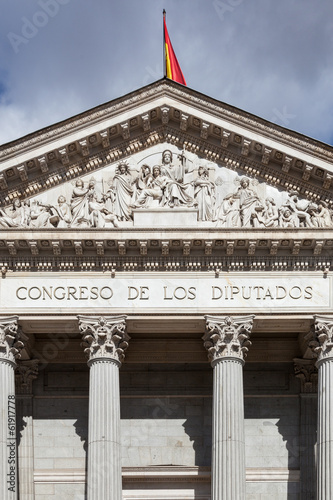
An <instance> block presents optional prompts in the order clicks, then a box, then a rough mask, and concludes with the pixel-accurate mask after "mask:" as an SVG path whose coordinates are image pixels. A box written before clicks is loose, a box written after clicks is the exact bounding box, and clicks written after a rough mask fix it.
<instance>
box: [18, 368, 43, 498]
mask: <svg viewBox="0 0 333 500" xmlns="http://www.w3.org/2000/svg"><path fill="white" fill-rule="evenodd" d="M38 363H39V361H38V359H30V360H27V361H19V362H18V364H17V370H16V374H15V386H16V415H17V424H18V428H17V438H18V480H19V481H18V489H19V498H20V500H21V499H22V500H34V498H35V485H34V440H33V439H34V436H33V414H32V398H33V395H32V382H33V380H35V379H36V378H37V376H38Z"/></svg>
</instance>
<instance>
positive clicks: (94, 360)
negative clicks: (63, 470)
mask: <svg viewBox="0 0 333 500" xmlns="http://www.w3.org/2000/svg"><path fill="white" fill-rule="evenodd" d="M78 319H79V328H80V331H81V334H82V336H83V343H82V345H83V347H85V353H86V355H87V357H88V366H89V367H90V382H89V430H88V478H87V482H88V488H87V491H88V496H87V498H88V500H109V499H111V498H112V500H121V498H122V476H121V440H120V394H119V368H120V366H121V363H122V361H123V359H124V357H125V350H126V349H127V347H128V341H129V338H130V337H129V335H128V334H127V332H126V316H111V317H99V318H97V317H85V316H79V317H78Z"/></svg>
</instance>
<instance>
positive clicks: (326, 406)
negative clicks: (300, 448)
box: [317, 358, 333, 500]
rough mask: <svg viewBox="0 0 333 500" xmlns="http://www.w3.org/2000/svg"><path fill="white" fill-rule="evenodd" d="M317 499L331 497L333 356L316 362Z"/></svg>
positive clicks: (332, 477) (332, 492)
mask: <svg viewBox="0 0 333 500" xmlns="http://www.w3.org/2000/svg"><path fill="white" fill-rule="evenodd" d="M317 432H318V435H317V500H328V499H329V498H333V358H329V359H326V360H325V361H322V362H320V363H318V431H317Z"/></svg>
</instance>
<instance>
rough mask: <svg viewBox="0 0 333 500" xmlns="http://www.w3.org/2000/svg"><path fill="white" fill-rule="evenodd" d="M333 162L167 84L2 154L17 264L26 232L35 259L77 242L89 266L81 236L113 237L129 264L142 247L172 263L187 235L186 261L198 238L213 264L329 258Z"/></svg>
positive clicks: (326, 153) (5, 216)
mask: <svg viewBox="0 0 333 500" xmlns="http://www.w3.org/2000/svg"><path fill="white" fill-rule="evenodd" d="M166 150H169V151H170V152H171V161H170V162H168V161H167V162H166V161H165V160H164V157H163V152H164V151H166ZM332 159H333V148H331V147H330V146H327V145H325V144H322V143H320V142H318V141H315V140H313V139H310V138H308V137H305V136H303V135H301V134H297V133H296V132H292V131H289V130H287V129H284V128H283V127H280V126H278V125H276V124H273V123H270V122H268V121H266V120H263V119H261V118H258V117H256V116H254V115H250V114H248V113H246V112H243V111H241V110H238V109H237V108H234V107H232V106H229V105H227V104H225V103H221V102H218V101H216V100H214V99H211V98H209V97H207V96H204V95H202V94H200V93H197V92H195V91H193V90H191V89H188V88H186V87H183V86H181V85H178V84H176V83H175V82H171V81H169V80H161V81H158V82H155V83H154V84H152V85H148V86H147V87H144V88H142V89H140V90H138V91H136V92H132V93H131V94H128V95H126V96H124V97H121V98H119V99H116V100H114V101H111V102H109V103H106V104H104V105H102V106H99V107H97V108H95V109H92V110H90V111H87V112H85V113H82V114H80V115H77V116H75V117H73V118H71V119H68V120H66V121H64V122H61V123H59V124H55V125H52V126H50V127H48V128H46V129H43V130H41V131H38V132H36V133H34V134H30V135H29V136H27V137H24V138H22V139H19V140H17V141H14V142H12V143H9V144H6V145H4V146H2V147H1V148H0V162H1V163H0V199H1V207H2V208H1V210H2V215H1V219H0V223H1V230H2V232H3V234H4V236H3V238H4V240H5V241H6V243H5V244H6V246H7V247H8V248H9V251H10V252H13V253H14V254H15V253H16V251H17V248H18V247H19V241H21V240H20V238H21V239H22V230H23V231H25V233H24V237H25V238H26V237H27V234H29V238H30V239H29V242H28V246H30V247H31V250H32V252H33V251H36V252H37V253H38V249H39V248H41V247H42V243H41V241H39V239H38V238H42V236H40V235H41V234H42V232H43V231H44V232H45V231H47V234H51V233H50V231H51V232H55V233H57V234H59V231H62V232H64V231H65V232H66V234H67V235H68V234H71V235H72V236H73V238H72V239H71V242H69V243H68V244H69V245H72V246H74V247H75V249H76V250H77V254H78V255H80V254H81V253H82V250H81V247H82V244H79V243H78V242H76V241H75V239H74V236H75V232H77V230H78V229H79V230H80V231H86V230H88V231H95V236H92V235H91V238H93V239H96V240H98V241H99V243H100V246H99V247H97V248H99V249H100V251H101V252H104V248H105V245H106V244H107V243H106V240H105V238H107V236H106V235H107V234H110V235H111V234H113V235H115V234H117V236H114V241H113V244H114V245H115V247H116V248H118V249H119V252H120V253H121V252H123V251H125V250H124V248H125V247H126V248H127V247H130V243H129V242H130V241H133V242H134V243H133V245H136V246H137V248H140V252H141V254H143V255H144V254H145V253H146V251H147V245H148V247H149V248H150V246H149V245H150V243H149V241H150V239H153V238H155V239H154V240H152V241H154V243H153V244H154V245H155V244H156V245H157V246H158V247H159V248H162V252H163V251H164V250H163V248H164V247H163V245H164V243H165V244H166V245H165V248H167V247H168V245H169V244H172V241H175V246H176V244H177V245H178V243H177V241H178V240H177V239H176V238H179V231H182V230H184V231H183V239H180V240H179V241H180V242H181V243H180V248H182V250H183V254H184V255H187V254H189V252H190V250H189V249H190V248H194V246H195V245H194V240H195V237H197V241H198V243H197V245H198V248H199V246H200V245H201V247H202V248H203V249H205V253H206V254H207V255H209V254H210V253H211V251H212V248H213V249H214V248H215V247H216V251H217V250H218V247H219V245H220V246H222V247H223V248H224V249H225V251H226V252H227V255H232V254H233V252H234V249H235V248H237V247H238V245H239V247H241V245H245V246H244V248H246V250H247V252H248V254H249V255H254V253H255V252H257V250H258V248H259V246H260V245H261V244H262V245H263V246H265V245H266V246H267V247H268V248H270V253H271V254H275V253H276V251H277V248H280V247H281V245H286V246H287V248H292V253H293V255H297V254H298V252H299V249H300V248H301V247H303V246H304V248H305V247H306V245H308V248H309V249H311V252H313V253H314V254H315V255H319V254H320V253H321V251H322V248H326V246H327V251H328V252H329V251H330V248H331V246H330V245H331V244H332V238H331V232H330V230H331V229H332V225H333V223H332V206H333V196H332V188H331V182H332V179H333V167H332V164H331V161H332ZM121 165H123V167H122V166H121ZM144 165H146V173H145V171H144ZM155 166H157V167H159V172H158V175H156V176H155V177H154V167H155ZM159 229H160V230H161V231H162V232H160V233H159V235H158V238H157V236H156V234H157V231H158V230H159ZM198 229H199V230H200V231H201V232H200V234H195V233H194V232H193V231H197V230H198ZM295 229H296V230H297V232H295ZM26 230H28V232H27V231H26ZM73 230H75V231H73ZM98 230H101V231H104V230H105V231H110V230H112V231H111V232H109V233H103V235H102V234H97V232H98ZM136 231H139V232H136ZM143 231H145V234H144V233H143ZM163 231H169V232H170V234H169V235H168V237H166V235H165V234H164V233H163ZM172 231H173V232H176V233H177V231H178V234H176V233H175V234H173V236H171V232H172ZM191 231H192V233H191ZM38 232H39V235H38V237H37V233H38ZM16 233H17V234H16ZM264 233H265V234H264ZM286 233H289V236H291V235H293V236H292V237H290V239H286V238H285V235H286ZM303 233H304V234H303ZM310 233H311V234H310ZM296 234H297V236H295V235H296ZM81 236H82V235H81ZM81 236H80V237H81ZM289 236H288V238H289ZM44 237H46V236H45V234H44ZM57 237H59V238H60V236H57ZM236 237H237V238H238V240H237V241H238V243H237V241H236V239H235V238H236ZM52 238H53V237H52ZM52 238H51V239H52ZM61 238H63V236H61ZM131 238H132V239H131ZM172 238H173V239H172ZM221 238H222V239H221ZM265 238H266V239H265ZM272 238H274V239H275V243H272ZM295 238H297V241H296V243H292V241H293V240H295ZM34 239H35V240H36V241H37V243H36V241H35V240H34ZM124 239H125V240H126V242H125V243H123V241H122V240H124ZM260 239H262V241H263V242H264V243H260ZM7 240H13V242H11V241H7ZM30 240H31V241H30ZM78 240H79V237H78ZM48 241H49V243H47V240H45V245H46V246H47V245H50V241H51V240H48ZM265 241H266V243H265ZM147 242H148V243H147ZM156 242H157V243H156ZM200 242H201V243H200ZM244 242H245V243H244ZM309 242H310V243H309ZM76 243H77V245H76ZM259 243H260V245H259ZM153 244H152V245H151V247H152V246H153ZM199 244H200V245H199ZM75 245H76V246H75ZM80 245H81V246H80ZM87 245H88V244H87ZM93 245H95V244H94V243H93ZM96 245H97V244H96ZM110 245H111V243H110ZM124 245H125V247H124ZM52 247H53V250H54V252H58V249H59V247H58V246H57V244H56V243H55V242H54V241H52ZM328 247H329V248H328ZM98 251H99V250H98ZM166 251H167V250H166Z"/></svg>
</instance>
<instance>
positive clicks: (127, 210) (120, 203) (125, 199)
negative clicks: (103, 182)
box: [113, 163, 134, 221]
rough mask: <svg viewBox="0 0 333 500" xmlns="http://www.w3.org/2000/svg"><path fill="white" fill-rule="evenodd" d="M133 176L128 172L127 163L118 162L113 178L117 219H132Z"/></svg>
mask: <svg viewBox="0 0 333 500" xmlns="http://www.w3.org/2000/svg"><path fill="white" fill-rule="evenodd" d="M133 182H134V181H133V177H132V176H131V174H130V173H129V170H128V165H127V164H126V163H120V164H119V165H118V168H117V170H116V174H115V176H114V178H113V186H114V189H115V195H116V199H115V205H114V212H115V214H116V216H117V217H118V219H119V220H122V221H126V220H131V219H132V212H131V203H132V197H133V193H134V189H133Z"/></svg>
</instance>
